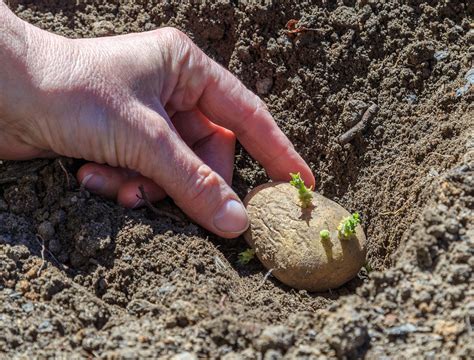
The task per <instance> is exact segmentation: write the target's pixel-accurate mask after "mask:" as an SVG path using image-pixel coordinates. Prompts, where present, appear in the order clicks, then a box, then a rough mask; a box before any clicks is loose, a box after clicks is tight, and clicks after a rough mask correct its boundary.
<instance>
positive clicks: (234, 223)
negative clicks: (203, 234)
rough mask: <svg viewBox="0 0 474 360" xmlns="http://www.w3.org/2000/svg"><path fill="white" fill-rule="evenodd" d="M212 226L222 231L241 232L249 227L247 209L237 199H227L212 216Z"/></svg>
mask: <svg viewBox="0 0 474 360" xmlns="http://www.w3.org/2000/svg"><path fill="white" fill-rule="evenodd" d="M214 226H215V227H216V228H217V229H219V230H220V231H222V232H226V233H241V232H243V231H245V230H246V229H247V228H248V227H249V218H248V216H247V211H246V210H245V208H244V206H243V205H242V203H240V202H239V201H237V200H228V201H227V202H225V203H224V205H222V206H221V208H220V209H219V210H218V211H217V213H216V215H215V216H214Z"/></svg>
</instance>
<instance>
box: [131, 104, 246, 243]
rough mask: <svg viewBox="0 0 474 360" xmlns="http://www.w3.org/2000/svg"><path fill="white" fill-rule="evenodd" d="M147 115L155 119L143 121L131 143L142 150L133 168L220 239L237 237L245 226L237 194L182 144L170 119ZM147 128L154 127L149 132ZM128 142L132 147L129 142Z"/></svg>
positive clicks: (243, 210) (244, 212)
mask: <svg viewBox="0 0 474 360" xmlns="http://www.w3.org/2000/svg"><path fill="white" fill-rule="evenodd" d="M150 112H152V111H150ZM162 114H163V113H162ZM151 117H154V118H155V119H152V121H151V122H148V121H147V122H148V125H149V126H147V128H148V131H146V132H144V134H139V138H138V141H139V142H140V145H141V146H135V150H136V149H141V150H139V151H143V152H144V153H143V154H136V158H137V159H140V160H141V161H139V163H138V164H136V167H137V169H136V170H138V171H139V172H141V173H142V174H143V175H145V176H147V177H149V178H151V179H152V180H153V181H154V182H156V183H157V184H158V185H159V186H161V187H162V188H163V189H164V190H165V192H166V193H167V194H168V195H169V196H170V197H171V198H172V199H173V200H174V201H175V203H176V205H178V206H179V207H180V208H181V209H182V210H183V211H184V212H185V213H186V214H187V215H188V216H189V217H190V218H191V219H193V220H194V221H196V222H197V223H198V224H200V225H201V226H203V227H204V228H206V229H208V230H209V231H212V232H213V233H215V234H217V235H219V236H221V237H224V238H234V237H237V236H239V235H240V234H241V233H242V232H244V231H245V230H246V229H247V228H248V226H249V220H248V216H247V212H246V210H245V207H244V206H243V204H242V202H241V201H240V199H239V197H238V196H237V195H236V194H235V193H234V191H233V190H232V189H231V188H230V187H229V185H228V184H227V183H226V182H225V180H224V179H223V178H222V177H221V176H220V175H219V174H218V173H216V172H215V171H214V170H212V169H211V168H210V167H209V166H207V165H206V164H205V163H204V162H203V161H202V160H201V159H200V158H199V157H198V156H197V155H196V154H195V153H194V152H193V151H192V150H191V149H190V148H189V147H188V146H187V145H186V143H185V142H184V141H183V140H182V139H181V137H180V136H179V135H178V134H177V132H176V131H175V130H174V128H173V125H172V124H171V122H170V121H166V120H164V119H163V117H164V118H165V119H166V117H167V116H166V115H165V114H163V117H162V116H159V115H158V114H157V113H155V112H153V114H152V115H151ZM151 127H156V128H157V129H158V130H157V131H150V128H151ZM153 134H155V135H153ZM129 144H130V145H131V146H133V144H132V142H129ZM145 144H146V145H145ZM143 145H145V146H143ZM132 151H133V150H132ZM215 151H219V149H215ZM134 167H135V166H134Z"/></svg>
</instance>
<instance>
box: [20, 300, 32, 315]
mask: <svg viewBox="0 0 474 360" xmlns="http://www.w3.org/2000/svg"><path fill="white" fill-rule="evenodd" d="M21 309H22V310H23V311H24V312H26V313H30V312H32V311H33V310H34V309H35V307H34V305H33V304H32V303H30V302H27V303H24V304H22V305H21Z"/></svg>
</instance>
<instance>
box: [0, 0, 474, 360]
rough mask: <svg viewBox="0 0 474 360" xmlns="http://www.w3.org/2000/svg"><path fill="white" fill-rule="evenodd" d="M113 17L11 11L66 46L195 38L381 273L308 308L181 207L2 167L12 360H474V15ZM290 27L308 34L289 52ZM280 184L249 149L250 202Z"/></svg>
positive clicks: (412, 7)
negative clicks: (357, 228) (127, 36)
mask: <svg viewBox="0 0 474 360" xmlns="http://www.w3.org/2000/svg"><path fill="white" fill-rule="evenodd" d="M99 3H102V2H95V1H89V0H84V1H82V0H81V1H65V0H64V1H60V0H56V1H55V0H42V1H10V2H9V4H10V6H11V7H12V9H14V10H15V11H16V12H17V13H18V14H19V15H20V16H21V17H22V18H24V19H26V20H28V21H29V22H32V23H34V24H36V25H38V26H40V27H42V28H44V29H48V30H50V31H54V32H56V33H58V34H62V35H66V36H70V37H87V36H103V35H113V34H121V33H128V32H133V31H144V30H151V29H154V28H157V27H160V26H164V25H170V26H176V27H178V28H180V29H182V30H183V31H185V32H186V33H187V34H188V35H189V36H190V37H191V38H193V39H194V41H195V42H196V43H197V44H198V45H199V46H201V47H202V48H203V50H204V51H205V52H206V53H207V54H209V55H210V56H212V57H213V58H214V59H216V60H217V61H219V62H220V63H222V64H223V65H224V66H226V67H227V68H229V69H230V70H231V71H232V72H233V73H235V74H236V75H237V76H238V77H239V78H240V79H241V80H242V81H243V82H244V83H245V84H246V85H247V86H248V87H249V88H251V89H253V90H254V91H256V92H257V93H258V94H259V95H260V96H262V97H263V98H264V99H265V101H266V102H267V104H268V106H269V108H270V110H271V112H272V114H273V115H274V116H275V118H276V120H277V121H278V124H279V125H280V126H281V128H282V129H283V130H284V131H285V133H286V134H287V135H288V136H289V138H290V139H291V140H292V141H293V143H294V144H295V146H296V148H297V149H298V150H299V151H300V152H301V154H302V155H303V157H304V158H305V159H306V160H307V161H308V162H309V164H310V165H311V167H312V169H313V171H314V173H315V174H316V177H317V181H318V184H317V189H316V190H318V191H320V192H321V193H322V194H323V195H325V196H327V197H329V198H331V199H333V200H335V201H337V202H339V203H341V204H342V205H343V206H345V207H346V208H347V209H349V210H350V211H351V212H352V211H359V212H360V213H361V215H362V219H363V227H364V230H365V232H366V235H367V241H368V259H369V265H368V266H367V268H366V269H364V270H362V271H361V272H360V273H359V276H358V277H357V278H356V279H354V280H353V281H351V282H350V283H349V284H347V285H346V286H344V287H342V288H340V289H338V290H336V291H332V292H330V293H308V292H306V291H295V290H292V289H290V288H287V287H285V286H283V285H281V284H280V283H279V282H278V281H277V280H276V279H274V278H272V277H271V276H270V277H268V278H265V274H266V271H265V269H264V268H263V267H262V266H261V265H260V264H259V263H258V262H257V261H253V262H251V263H250V264H249V265H246V266H241V265H238V263H237V255H238V253H239V252H241V251H243V250H244V249H245V248H246V245H245V242H244V241H243V240H242V239H239V240H237V241H229V240H224V239H219V238H216V237H214V236H212V235H211V234H209V233H207V232H205V231H204V230H202V229H201V228H199V227H198V226H196V225H194V224H192V223H190V222H189V221H188V220H186V218H185V217H184V216H183V215H182V214H181V213H180V212H179V210H178V209H176V208H175V207H174V205H173V204H172V203H171V202H166V201H165V202H163V203H162V204H159V205H158V206H159V207H160V208H161V209H163V210H166V211H165V212H164V215H163V216H161V217H158V216H156V214H154V213H153V212H151V211H149V210H146V209H145V210H139V211H129V210H124V209H122V208H120V207H119V206H117V205H115V204H114V203H112V202H109V201H106V200H104V199H101V198H99V197H96V196H93V195H90V194H89V193H87V192H84V191H80V189H79V187H78V184H77V183H76V181H75V180H74V173H75V171H76V170H77V168H78V166H79V165H80V163H79V162H78V161H73V160H70V159H56V160H36V161H30V162H24V163H20V162H4V163H2V164H0V329H1V331H0V357H2V354H4V356H5V357H6V358H12V357H16V358H32V357H40V358H46V357H54V356H56V357H64V358H69V357H71V356H72V355H73V354H74V355H75V356H76V357H85V358H91V357H95V356H97V357H104V358H106V357H117V358H139V357H154V358H156V357H160V358H171V357H173V356H175V358H176V359H194V358H196V357H200V358H221V357H222V358H225V359H259V358H264V359H279V358H282V357H285V358H301V359H309V358H319V357H322V356H326V357H330V358H332V357H340V358H355V357H367V358H381V357H384V356H388V357H390V358H409V357H415V356H418V357H420V356H421V357H428V358H435V357H444V358H447V357H450V356H457V357H458V358H473V357H474V343H473V342H472V324H474V290H473V287H472V283H473V273H474V272H473V267H474V216H473V208H474V115H473V114H474V111H473V107H474V106H473V103H472V100H473V98H474V92H473V87H472V86H471V87H469V86H467V87H465V88H464V89H465V90H466V89H467V90H466V91H464V92H463V91H458V93H457V94H456V90H457V89H459V88H461V87H463V86H464V85H465V84H466V83H467V81H468V80H467V79H465V75H466V73H467V72H468V71H469V70H470V69H471V68H472V67H473V47H474V29H473V28H472V26H473V25H472V24H473V20H472V19H473V14H474V4H473V3H472V2H470V1H464V2H463V1H457V0H456V1H455V0H445V1H442V2H434V1H429V2H423V1H418V0H411V1H406V2H400V3H399V4H398V3H397V2H395V1H392V2H390V4H387V3H385V2H381V1H375V0H358V1H354V0H340V1H338V2H331V1H322V0H321V1H312V2H308V3H301V4H299V5H295V4H294V2H291V3H290V2H288V3H285V2H278V5H277V4H274V5H245V4H240V3H238V2H236V1H234V2H231V3H229V4H227V3H214V2H207V3H206V4H205V5H185V4H182V3H178V2H169V3H165V4H159V3H160V2H159V1H147V0H140V1H129V2H123V3H124V4H122V5H120V3H121V2H118V1H112V0H111V1H109V2H104V3H103V4H102V5H99ZM262 3H263V2H262ZM275 3H276V2H275ZM336 3H337V4H338V5H335V4H336ZM402 3H403V4H402ZM290 19H297V20H299V25H304V26H305V27H307V28H309V29H310V30H307V31H302V32H300V33H298V34H294V35H292V34H287V33H286V32H285V24H286V23H287V21H288V20H290ZM458 95H459V96H458ZM371 102H374V103H376V104H377V105H378V107H379V111H378V113H377V114H376V115H375V116H374V117H373V118H372V119H371V121H370V122H369V123H368V124H367V126H366V128H365V130H364V131H363V132H362V133H360V134H359V135H357V136H356V138H355V139H354V140H352V141H351V142H350V143H349V144H347V145H344V146H341V145H339V143H338V137H339V136H340V135H341V134H343V133H344V132H345V131H346V130H348V129H349V128H350V127H351V125H352V124H354V123H355V122H357V121H359V120H360V118H361V116H362V114H363V112H364V110H365V109H366V108H367V107H368V106H369V104H370V103H371ZM265 181H267V178H266V175H265V173H264V171H263V170H262V168H261V167H260V166H258V164H257V163H256V162H255V161H254V160H252V159H251V158H250V157H249V156H248V155H247V154H246V152H245V151H244V150H243V149H241V148H239V149H238V155H237V159H236V171H235V175H234V186H235V189H236V191H237V192H238V193H239V195H241V196H242V197H243V196H244V195H245V194H246V193H247V192H248V191H249V190H250V189H251V188H252V187H254V186H256V185H258V184H261V183H263V182H265ZM166 214H167V215H166ZM37 234H39V235H40V236H37ZM42 257H44V259H45V260H44V262H43V260H42Z"/></svg>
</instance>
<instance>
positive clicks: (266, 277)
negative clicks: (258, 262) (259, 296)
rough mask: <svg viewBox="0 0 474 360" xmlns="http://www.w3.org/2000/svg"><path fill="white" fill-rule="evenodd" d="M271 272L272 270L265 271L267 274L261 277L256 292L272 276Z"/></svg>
mask: <svg viewBox="0 0 474 360" xmlns="http://www.w3.org/2000/svg"><path fill="white" fill-rule="evenodd" d="M272 271H273V269H270V270H268V271H267V273H266V274H265V276H264V277H263V280H262V282H261V283H260V284H259V285H258V286H257V290H260V288H261V287H262V286H263V284H265V282H266V281H267V280H268V278H269V277H270V275H271V274H272Z"/></svg>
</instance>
